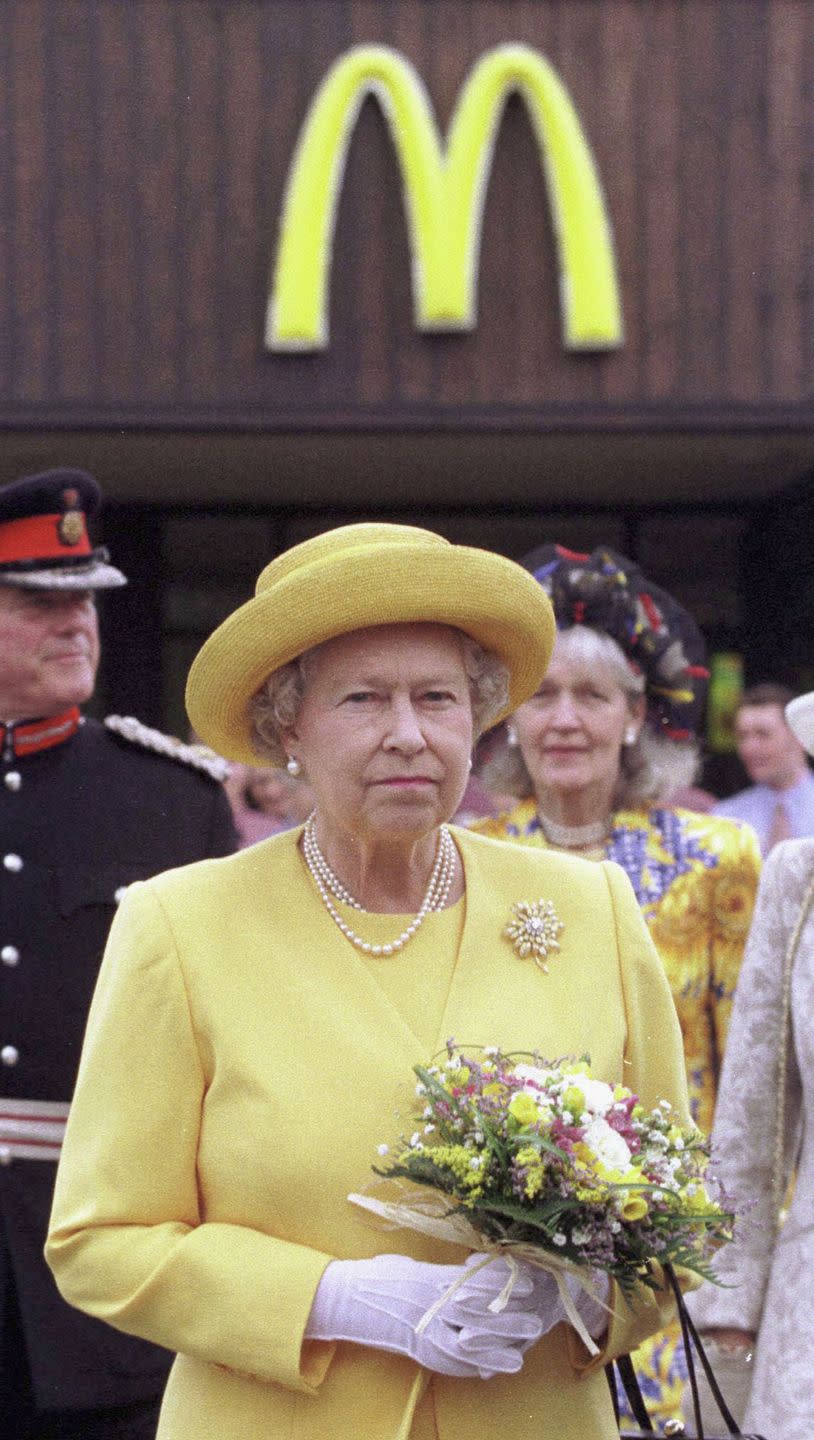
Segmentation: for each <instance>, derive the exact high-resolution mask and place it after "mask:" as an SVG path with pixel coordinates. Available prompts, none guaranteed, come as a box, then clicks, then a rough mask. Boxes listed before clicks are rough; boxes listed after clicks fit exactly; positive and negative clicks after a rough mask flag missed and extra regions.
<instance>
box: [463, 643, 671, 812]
mask: <svg viewBox="0 0 814 1440" xmlns="http://www.w3.org/2000/svg"><path fill="white" fill-rule="evenodd" d="M557 653H558V654H559V655H564V656H566V657H567V658H568V659H569V660H571V661H574V662H575V663H578V664H581V665H585V666H586V667H588V668H591V669H593V668H596V667H597V666H603V667H605V669H607V670H609V671H610V673H611V674H612V676H613V678H614V680H615V681H616V682H617V684H618V685H619V688H620V689H621V690H623V691H624V693H625V695H626V696H627V698H628V703H629V704H631V705H632V703H633V702H634V701H635V700H636V699H638V698H639V697H640V696H641V695H643V694H644V693H645V681H644V676H643V675H637V674H636V673H635V671H633V670H632V669H631V668H630V665H629V664H628V661H627V658H626V656H625V654H624V652H623V650H622V649H621V647H620V646H619V645H617V643H616V641H615V640H613V639H612V638H611V636H610V635H605V634H603V632H602V631H600V630H593V629H591V628H590V627H589V626H587V625H572V626H571V627H570V628H569V629H567V630H560V631H559V633H558V635H557ZM698 765H699V747H698V743H697V741H696V740H670V739H668V738H667V736H665V735H660V734H659V733H658V732H657V731H656V730H655V729H654V727H653V725H652V724H651V723H650V722H649V721H647V720H645V723H644V724H643V725H642V727H641V730H640V731H639V736H638V739H637V740H636V742H635V744H633V745H625V746H624V747H623V748H622V752H621V756H620V762H619V781H618V784H617V788H616V794H615V796H614V807H615V809H617V810H623V809H627V808H630V809H636V808H637V807H639V806H641V805H649V804H653V803H656V802H658V801H660V800H665V799H666V798H667V796H669V795H670V794H671V793H672V792H673V791H675V790H679V789H681V788H683V787H684V786H686V785H691V784H692V782H693V780H694V779H695V777H696V775H697V773H698ZM480 774H481V778H482V779H483V780H484V782H485V783H486V784H487V785H489V786H492V787H494V788H495V789H496V790H503V791H504V792H506V793H508V794H510V795H516V796H517V797H518V798H519V799H524V800H525V799H528V798H529V797H530V796H531V795H533V794H534V785H533V783H532V779H531V776H530V775H529V772H528V770H527V769H526V765H525V761H524V760H523V756H522V753H521V751H520V749H519V747H517V746H509V745H503V746H500V747H499V748H498V749H497V750H496V751H495V753H494V754H493V755H492V756H491V757H490V758H489V760H488V761H487V762H486V764H485V765H484V766H483V768H482V770H481V772H480Z"/></svg>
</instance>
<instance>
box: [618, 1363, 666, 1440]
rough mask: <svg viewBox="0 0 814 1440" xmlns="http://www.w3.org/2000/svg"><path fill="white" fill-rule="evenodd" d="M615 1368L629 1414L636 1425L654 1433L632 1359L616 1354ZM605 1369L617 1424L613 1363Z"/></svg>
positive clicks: (649, 1432)
mask: <svg viewBox="0 0 814 1440" xmlns="http://www.w3.org/2000/svg"><path fill="white" fill-rule="evenodd" d="M616 1370H617V1371H618V1374H619V1379H620V1380H621V1382H622V1385H623V1386H624V1391H625V1394H626V1395H627V1400H628V1404H629V1406H630V1410H631V1414H632V1415H633V1418H634V1420H635V1421H636V1423H637V1425H638V1426H639V1427H640V1429H642V1430H644V1431H645V1432H646V1433H647V1434H649V1435H653V1434H655V1427H654V1425H653V1422H652V1420H651V1419H650V1416H649V1415H648V1413H647V1406H646V1405H645V1403H644V1397H643V1395H642V1392H641V1389H640V1388H639V1379H638V1376H637V1374H636V1370H635V1368H634V1365H633V1361H632V1360H631V1358H630V1356H629V1355H617V1356H616ZM607 1371H608V1383H609V1384H610V1387H611V1394H612V1395H613V1402H614V1403H613V1408H614V1411H615V1413H616V1423H617V1425H618V1424H619V1402H618V1400H617V1398H616V1386H615V1384H614V1380H613V1365H608V1367H607Z"/></svg>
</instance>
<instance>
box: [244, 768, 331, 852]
mask: <svg viewBox="0 0 814 1440" xmlns="http://www.w3.org/2000/svg"><path fill="white" fill-rule="evenodd" d="M225 785H226V793H227V794H228V796H229V799H230V801H231V805H232V813H233V815H234V818H235V825H236V826H237V833H238V836H239V837H240V846H241V848H242V847H243V846H245V845H256V844H257V841H258V840H267V839H268V837H269V836H270V835H278V834H279V833H280V831H281V830H290V828H291V826H292V825H301V824H302V822H303V820H305V819H306V817H307V815H308V814H309V812H310V810H311V809H312V808H313V803H314V797H313V795H312V794H311V791H310V788H309V786H308V785H307V784H306V783H305V781H304V780H303V779H302V777H301V776H300V775H296V774H289V772H288V771H287V770H270V769H269V768H268V767H267V766H260V765H232V766H231V767H230V771H229V775H228V777H227V780H226V782H225Z"/></svg>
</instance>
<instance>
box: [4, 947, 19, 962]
mask: <svg viewBox="0 0 814 1440" xmlns="http://www.w3.org/2000/svg"><path fill="white" fill-rule="evenodd" d="M0 960H2V962H3V964H4V965H19V963H20V952H19V950H18V949H17V946H16V945H4V946H3V948H2V950H0Z"/></svg>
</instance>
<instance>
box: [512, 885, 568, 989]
mask: <svg viewBox="0 0 814 1440" xmlns="http://www.w3.org/2000/svg"><path fill="white" fill-rule="evenodd" d="M512 910H513V912H514V915H515V919H514V920H512V921H510V923H509V924H508V925H507V926H506V929H505V930H504V931H503V934H504V935H505V936H506V939H507V940H511V942H512V944H513V945H514V948H515V950H516V951H517V953H518V955H520V956H521V957H522V958H523V959H524V960H525V959H526V957H527V956H529V955H530V956H531V958H532V960H533V961H534V963H535V965H537V966H539V968H540V969H541V970H544V971H545V973H546V974H548V966H547V965H546V963H545V962H546V960H547V959H548V957H549V955H550V954H551V952H552V951H554V950H559V948H560V943H559V940H558V939H557V937H558V935H559V933H560V931H561V930H562V929H563V923H562V921H561V920H558V919H557V912H556V910H555V909H554V906H553V905H552V904H551V901H550V900H516V901H515V903H514V905H513V906H512Z"/></svg>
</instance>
